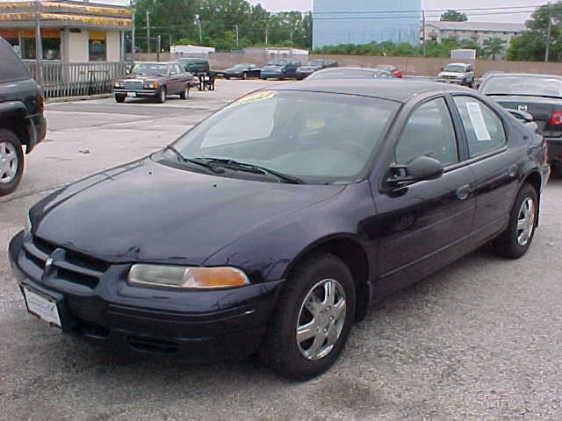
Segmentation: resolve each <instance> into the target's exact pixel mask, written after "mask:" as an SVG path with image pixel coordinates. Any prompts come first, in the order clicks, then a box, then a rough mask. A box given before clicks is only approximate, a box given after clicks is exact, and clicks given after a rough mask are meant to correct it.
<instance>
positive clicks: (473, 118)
mask: <svg viewBox="0 0 562 421" xmlns="http://www.w3.org/2000/svg"><path fill="white" fill-rule="evenodd" d="M466 110H467V111H468V115H469V117H470V122H471V123H472V128H473V129H474V134H475V135H476V139H477V140H478V141H479V142H489V141H490V140H492V137H491V136H490V132H489V131H488V127H486V122H485V121H484V115H483V114H482V108H480V104H478V103H477V102H467V103H466Z"/></svg>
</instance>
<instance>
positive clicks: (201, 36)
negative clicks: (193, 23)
mask: <svg viewBox="0 0 562 421" xmlns="http://www.w3.org/2000/svg"><path fill="white" fill-rule="evenodd" d="M197 24H198V25H199V44H200V45H203V28H202V27H201V17H200V16H199V15H197Z"/></svg>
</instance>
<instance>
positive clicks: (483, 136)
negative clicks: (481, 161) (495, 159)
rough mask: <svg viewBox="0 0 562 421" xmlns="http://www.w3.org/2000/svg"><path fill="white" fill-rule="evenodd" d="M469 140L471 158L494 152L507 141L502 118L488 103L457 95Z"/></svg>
mask: <svg viewBox="0 0 562 421" xmlns="http://www.w3.org/2000/svg"><path fill="white" fill-rule="evenodd" d="M455 103H456V104H457V108H458V109H459V112H460V114H461V119H462V124H463V126H464V131H465V133H466V138H467V141H468V153H469V156H470V158H474V157H477V156H480V155H484V154H487V153H490V152H493V151H495V150H497V149H500V148H501V147H503V146H504V145H505V143H506V136H505V130H504V128H503V124H502V121H501V119H500V118H499V117H498V116H497V115H496V113H495V112H494V111H492V110H491V109H490V108H489V107H488V106H487V105H486V104H484V103H483V102H481V101H479V100H478V99H476V98H473V97H469V96H455Z"/></svg>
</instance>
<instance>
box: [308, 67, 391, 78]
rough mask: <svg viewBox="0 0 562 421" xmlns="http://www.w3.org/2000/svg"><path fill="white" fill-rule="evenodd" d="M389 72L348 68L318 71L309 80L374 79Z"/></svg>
mask: <svg viewBox="0 0 562 421" xmlns="http://www.w3.org/2000/svg"><path fill="white" fill-rule="evenodd" d="M389 76H390V75H389V73H388V72H387V71H384V70H361V69H346V70H330V71H324V72H317V73H314V74H312V75H310V76H309V77H308V79H309V80H324V79H373V78H385V77H389Z"/></svg>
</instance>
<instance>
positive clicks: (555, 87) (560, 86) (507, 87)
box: [482, 76, 562, 98]
mask: <svg viewBox="0 0 562 421" xmlns="http://www.w3.org/2000/svg"><path fill="white" fill-rule="evenodd" d="M482 92H483V93H485V94H487V95H530V96H552V97H557V98H562V80H560V79H557V78H550V77H525V76H500V77H490V78H489V79H488V80H487V81H486V83H485V84H484V86H483V87H482Z"/></svg>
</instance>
